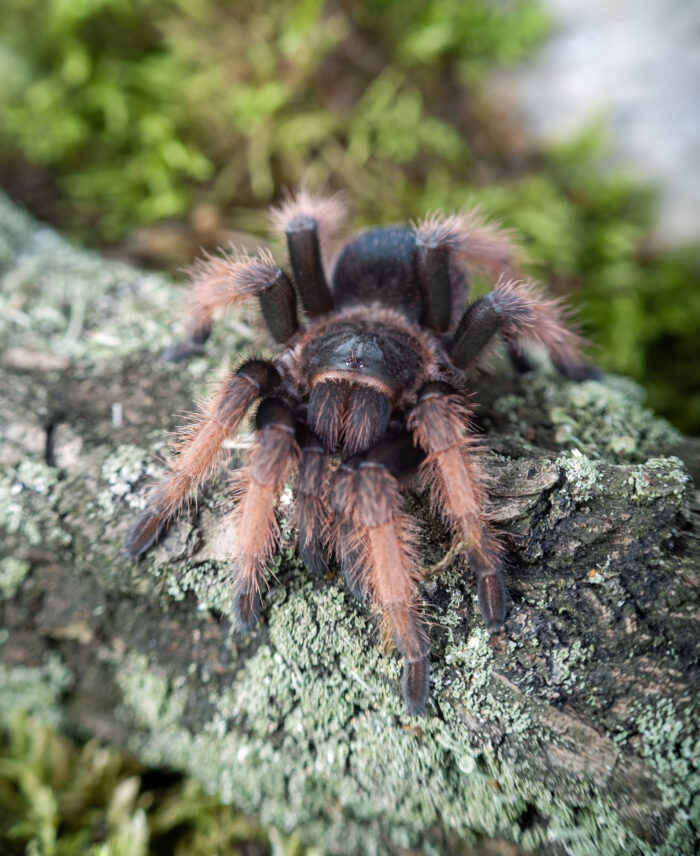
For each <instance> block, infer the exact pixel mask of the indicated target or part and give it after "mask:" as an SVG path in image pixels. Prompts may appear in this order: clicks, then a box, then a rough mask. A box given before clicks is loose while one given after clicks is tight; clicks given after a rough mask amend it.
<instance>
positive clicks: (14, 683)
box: [0, 654, 73, 728]
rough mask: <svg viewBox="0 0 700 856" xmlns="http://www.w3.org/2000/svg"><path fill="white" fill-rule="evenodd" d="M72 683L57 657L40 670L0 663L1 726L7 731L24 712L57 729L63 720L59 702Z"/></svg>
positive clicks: (50, 658)
mask: <svg viewBox="0 0 700 856" xmlns="http://www.w3.org/2000/svg"><path fill="white" fill-rule="evenodd" d="M72 680H73V675H72V673H71V670H70V669H69V668H68V667H67V666H66V665H65V663H64V662H63V661H62V660H61V658H60V657H59V656H58V655H56V654H51V655H49V657H48V658H47V660H46V662H45V664H44V665H42V666H31V667H30V666H15V667H10V666H6V665H4V664H2V663H0V724H2V725H3V726H4V727H8V726H9V725H10V723H11V720H12V718H13V717H14V715H15V714H16V713H17V711H24V712H26V713H30V714H32V716H34V717H36V718H37V719H39V720H41V722H44V723H45V724H47V725H50V726H52V727H54V728H55V727H57V726H58V725H59V724H61V722H62V720H63V712H62V709H61V705H60V700H61V697H62V695H63V693H64V692H65V691H66V689H67V688H68V687H69V686H70V684H71V682H72Z"/></svg>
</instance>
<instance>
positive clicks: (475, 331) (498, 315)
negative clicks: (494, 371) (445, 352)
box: [449, 278, 599, 380]
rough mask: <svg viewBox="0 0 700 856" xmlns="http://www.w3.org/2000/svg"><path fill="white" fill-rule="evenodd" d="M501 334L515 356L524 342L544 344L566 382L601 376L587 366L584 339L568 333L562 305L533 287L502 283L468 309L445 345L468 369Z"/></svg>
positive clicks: (504, 281) (507, 281)
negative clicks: (583, 345) (499, 333)
mask: <svg viewBox="0 0 700 856" xmlns="http://www.w3.org/2000/svg"><path fill="white" fill-rule="evenodd" d="M499 331H500V332H501V333H502V334H503V335H504V336H505V338H506V341H507V342H509V343H510V345H511V348H512V349H513V352H514V354H515V355H517V354H518V353H519V351H520V347H521V344H522V343H523V342H526V341H528V340H530V341H534V342H538V343H539V344H541V345H544V347H545V348H546V349H547V351H548V352H549V355H550V357H551V359H552V363H553V364H554V366H555V368H556V369H557V370H558V371H559V372H560V374H562V375H563V376H564V377H567V378H569V379H571V380H586V379H588V378H592V377H597V376H598V374H599V373H598V371H597V369H595V368H594V367H593V366H591V365H590V364H588V363H587V362H586V361H585V359H584V357H583V354H582V351H581V347H582V344H583V340H582V339H581V337H580V336H579V335H578V334H577V333H576V332H575V331H574V330H573V329H572V327H571V325H570V322H569V321H568V319H567V318H566V313H565V312H564V309H563V306H562V303H561V301H560V300H558V299H557V298H552V297H548V296H546V295H544V294H543V293H542V291H541V290H540V289H538V288H537V287H536V286H535V285H533V284H531V283H524V282H517V281H515V280H511V279H506V278H502V279H500V280H499V281H498V282H497V283H496V287H495V288H494V290H493V291H492V292H490V293H489V294H487V295H485V296H484V297H482V298H480V299H479V300H477V301H475V302H474V303H472V304H471V306H469V307H467V309H466V311H465V312H464V315H463V316H462V318H461V320H460V322H459V324H458V326H457V329H456V331H455V334H454V336H453V338H452V342H451V343H450V346H449V351H450V356H451V357H452V359H453V361H454V363H455V364H456V365H457V366H459V367H460V368H466V367H467V366H469V364H470V363H473V361H474V360H475V359H476V358H477V357H478V356H479V354H480V353H481V352H482V351H483V349H484V348H485V347H486V346H487V345H488V343H489V342H490V341H491V339H492V337H493V336H494V334H495V333H496V332H499Z"/></svg>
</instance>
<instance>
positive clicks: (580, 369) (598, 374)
mask: <svg viewBox="0 0 700 856" xmlns="http://www.w3.org/2000/svg"><path fill="white" fill-rule="evenodd" d="M554 366H555V368H556V369H557V370H558V371H559V373H560V374H561V375H563V376H564V377H565V378H568V379H569V380H573V381H576V382H577V383H581V382H582V381H584V380H601V378H602V377H603V372H602V371H601V370H600V369H599V368H598V367H597V366H594V365H591V364H590V363H561V362H558V361H554Z"/></svg>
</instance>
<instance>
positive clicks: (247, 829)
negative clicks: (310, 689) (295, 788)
mask: <svg viewBox="0 0 700 856" xmlns="http://www.w3.org/2000/svg"><path fill="white" fill-rule="evenodd" d="M0 852H1V853H2V854H3V856H22V854H24V856H216V854H220V856H238V854H244V853H245V854H247V856H252V854H256V855H257V856H265V854H271V856H302V854H303V853H310V851H308V850H306V849H304V848H302V847H301V845H299V843H298V840H297V838H296V837H295V836H283V835H280V834H279V833H276V832H275V831H271V832H269V833H268V832H266V831H265V830H263V829H261V828H260V827H259V826H258V825H257V824H256V823H254V822H253V821H251V820H249V819H247V818H246V817H244V816H242V815H240V814H238V813H237V812H236V811H234V810H233V809H232V808H230V807H229V806H222V805H221V804H220V803H219V801H218V800H217V799H216V798H215V797H211V796H208V795H207V794H205V793H204V792H203V791H202V789H201V787H200V786H199V785H198V784H197V783H196V782H195V781H194V780H193V779H182V778H181V777H180V776H178V775H176V774H170V773H166V772H163V771H146V770H144V769H143V767H141V766H140V765H138V764H137V763H136V762H135V761H133V760H132V759H131V758H129V757H128V756H126V755H124V754H122V753H121V752H118V751H116V750H115V749H108V748H105V747H103V746H100V745H98V744H97V743H96V742H95V741H94V740H93V741H90V742H89V743H86V744H85V745H83V746H78V745H76V744H75V743H73V742H72V741H70V740H69V739H67V738H66V737H63V736H61V735H59V734H57V733H56V732H54V731H51V730H50V729H48V728H46V727H45V726H43V725H41V724H39V723H38V722H36V721H33V720H31V719H28V718H27V717H25V716H17V717H15V719H14V721H13V723H12V727H11V730H10V732H9V733H8V734H6V735H3V734H2V733H0Z"/></svg>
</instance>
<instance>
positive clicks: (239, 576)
mask: <svg viewBox="0 0 700 856" xmlns="http://www.w3.org/2000/svg"><path fill="white" fill-rule="evenodd" d="M255 423H256V427H257V432H258V433H257V435H256V439H255V444H254V446H253V448H252V450H251V452H250V456H249V459H248V463H247V464H246V466H245V467H244V468H243V469H242V470H239V471H238V472H237V474H236V477H235V480H234V491H235V494H236V497H237V505H236V508H235V510H234V512H233V516H232V520H233V524H234V527H235V530H236V559H235V561H234V563H233V566H232V568H231V571H230V574H229V576H230V579H231V583H232V585H233V596H234V607H235V612H236V617H237V622H238V627H239V629H240V630H242V631H247V630H250V629H251V628H252V627H254V626H255V624H256V623H257V619H258V611H259V605H260V596H259V591H260V580H261V579H262V578H263V576H264V573H265V566H266V564H267V561H268V559H269V558H270V556H271V555H272V553H273V552H274V549H275V545H276V543H277V540H278V538H279V524H278V523H277V516H276V513H275V511H276V507H277V502H278V499H279V495H280V493H281V492H282V488H283V487H284V484H285V482H286V480H287V478H288V476H289V474H290V472H291V470H292V469H293V467H294V466H295V465H296V462H297V458H298V455H299V447H298V446H297V442H296V429H297V424H296V419H295V417H294V413H293V412H292V410H291V408H290V407H289V406H288V405H287V404H286V403H285V402H284V401H282V399H280V398H266V399H265V400H264V401H263V402H262V403H261V404H260V406H259V407H258V412H257V414H256V417H255Z"/></svg>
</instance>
